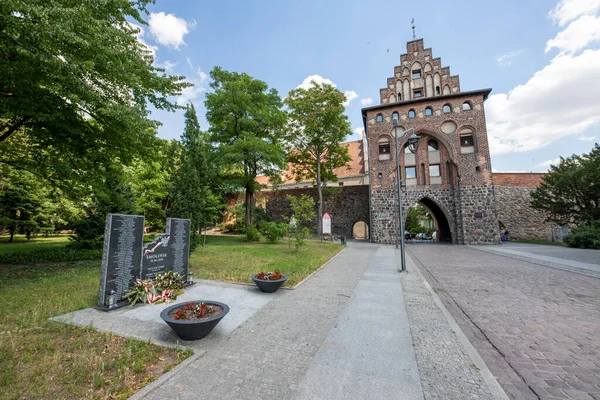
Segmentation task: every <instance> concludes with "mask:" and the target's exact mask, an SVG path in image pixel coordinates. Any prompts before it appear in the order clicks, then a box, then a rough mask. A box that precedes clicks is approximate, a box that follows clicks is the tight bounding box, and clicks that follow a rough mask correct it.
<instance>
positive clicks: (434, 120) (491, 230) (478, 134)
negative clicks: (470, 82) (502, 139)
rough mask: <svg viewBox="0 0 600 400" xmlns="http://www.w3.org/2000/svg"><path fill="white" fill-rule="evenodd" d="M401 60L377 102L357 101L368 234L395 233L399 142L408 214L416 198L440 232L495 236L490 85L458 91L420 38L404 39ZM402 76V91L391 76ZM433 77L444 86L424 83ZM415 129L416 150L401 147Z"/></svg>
mask: <svg viewBox="0 0 600 400" xmlns="http://www.w3.org/2000/svg"><path fill="white" fill-rule="evenodd" d="M400 64H401V65H399V66H396V67H394V77H392V78H388V80H387V85H386V87H385V88H383V89H381V90H380V104H379V105H377V106H373V107H367V108H363V109H362V115H363V122H364V129H365V133H366V141H367V145H368V146H367V147H368V163H369V168H368V170H369V183H370V212H371V237H372V240H373V241H375V242H379V243H394V241H395V229H396V227H397V226H398V225H399V224H398V223H397V222H398V212H397V210H398V195H397V186H396V182H397V178H396V168H397V163H396V151H397V150H398V153H399V158H398V162H399V165H400V177H401V179H402V182H403V184H405V185H406V187H405V188H404V189H405V190H404V193H403V194H402V207H403V212H404V215H405V216H406V215H407V212H408V210H409V207H410V206H411V205H413V204H415V203H416V202H420V203H421V204H423V205H424V206H425V207H426V208H427V209H429V211H430V212H431V214H432V216H433V217H434V219H435V221H436V225H437V229H438V232H437V238H438V240H440V241H448V242H452V243H498V241H499V234H498V219H497V212H496V207H495V198H494V186H493V181H492V170H491V163H490V154H489V147H488V140H487V130H486V125H485V115H484V106H483V102H484V101H485V100H486V99H487V96H488V95H489V93H490V92H491V89H483V90H475V91H468V92H461V90H460V82H459V78H458V76H457V75H450V68H448V67H443V66H442V63H441V59H440V58H434V57H433V55H432V51H431V49H426V48H424V46H423V40H422V39H420V40H414V41H412V42H408V43H407V53H406V54H402V55H401V56H400ZM423 65H429V68H427V69H423V67H422V66H423ZM406 70H407V71H408V74H406V73H404V72H405V71H406ZM405 75H406V76H405ZM400 77H401V78H402V79H403V81H404V82H408V83H409V84H408V85H402V88H401V90H402V92H399V90H400V89H399V88H398V85H397V84H396V81H397V79H399V78H400ZM433 81H435V82H436V87H437V86H439V87H443V88H444V90H443V91H441V92H440V91H438V90H434V89H433V85H430V84H427V82H433ZM438 82H439V83H438ZM394 120H397V123H396V127H395V125H394ZM413 132H414V133H416V134H417V135H418V136H419V138H420V141H419V147H418V149H417V151H416V152H415V153H412V152H411V151H409V149H408V148H407V147H406V141H407V139H408V137H409V136H410V135H411V134H412V133H413Z"/></svg>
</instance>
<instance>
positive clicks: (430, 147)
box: [427, 139, 440, 151]
mask: <svg viewBox="0 0 600 400" xmlns="http://www.w3.org/2000/svg"><path fill="white" fill-rule="evenodd" d="M439 149H440V146H439V144H438V142H437V140H433V139H432V140H430V141H428V142H427V151H438V150H439Z"/></svg>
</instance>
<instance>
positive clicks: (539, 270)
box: [407, 244, 600, 400]
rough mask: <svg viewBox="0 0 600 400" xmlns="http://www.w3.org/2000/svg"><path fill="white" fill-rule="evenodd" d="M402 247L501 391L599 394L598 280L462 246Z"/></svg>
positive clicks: (534, 395) (521, 395) (599, 399)
mask: <svg viewBox="0 0 600 400" xmlns="http://www.w3.org/2000/svg"><path fill="white" fill-rule="evenodd" d="M407 248H408V251H409V254H410V256H411V258H412V259H413V261H415V262H416V263H417V264H418V265H419V268H420V269H421V271H422V272H423V274H424V275H425V277H426V279H427V280H428V282H429V283H430V285H431V286H432V287H433V289H434V291H436V293H437V294H438V296H439V297H440V299H441V300H442V302H443V303H444V305H445V306H446V307H447V309H448V310H449V311H450V313H451V314H452V316H453V317H454V318H455V319H456V321H457V322H458V324H459V325H460V327H461V329H462V330H463V332H464V333H465V334H466V336H467V337H468V338H469V340H470V342H471V343H472V344H473V345H474V346H475V348H476V349H477V350H478V352H479V354H480V355H481V356H482V358H483V359H484V361H485V362H486V364H487V366H488V367H489V369H490V371H491V372H492V373H493V374H494V375H495V376H497V378H498V381H499V382H500V384H501V385H502V387H503V389H504V390H505V391H506V393H507V394H508V395H509V397H511V398H513V399H565V398H572V399H595V400H600V279H596V278H590V277H587V276H583V275H580V274H575V273H572V272H568V271H562V270H557V269H553V268H548V267H544V266H540V265H536V264H531V263H528V262H524V261H519V260H514V259H510V258H506V257H503V256H500V255H495V254H489V253H484V252H480V251H477V250H474V249H469V248H467V247H463V246H449V245H427V246H422V245H418V244H415V245H408V246H407Z"/></svg>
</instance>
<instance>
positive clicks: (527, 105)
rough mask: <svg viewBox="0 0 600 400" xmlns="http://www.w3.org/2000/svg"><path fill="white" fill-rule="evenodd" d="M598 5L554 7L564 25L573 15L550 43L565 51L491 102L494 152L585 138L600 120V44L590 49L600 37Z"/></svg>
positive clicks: (572, 2)
mask: <svg viewBox="0 0 600 400" xmlns="http://www.w3.org/2000/svg"><path fill="white" fill-rule="evenodd" d="M598 10H600V0H561V1H560V3H559V4H558V5H557V7H556V8H555V9H554V10H553V11H552V12H551V13H550V16H551V17H552V18H554V19H555V20H556V21H557V22H558V23H559V25H561V26H564V25H565V24H567V23H568V22H569V21H573V22H571V23H570V24H569V25H568V26H567V27H566V28H564V29H563V30H562V31H561V32H559V33H558V34H557V35H556V37H555V38H554V39H552V40H550V41H548V42H547V44H546V51H548V50H549V49H553V48H558V49H559V50H560V53H559V54H558V55H557V56H556V57H554V58H553V59H552V60H551V61H550V63H549V64H548V65H546V66H545V67H544V68H542V69H541V70H539V71H537V72H536V73H535V74H534V75H533V76H532V77H531V78H530V79H529V81H527V83H525V84H523V85H519V86H517V87H515V88H513V89H512V90H510V91H509V92H508V93H501V94H496V95H493V96H491V97H490V98H489V99H488V101H487V103H486V114H487V119H488V139H489V143H490V152H491V153H492V154H503V153H513V152H523V151H530V150H535V149H538V148H541V147H544V146H547V145H548V144H550V143H552V142H555V141H557V140H559V139H562V138H565V137H567V136H574V135H578V136H579V137H580V140H585V139H587V138H586V137H585V136H583V135H584V133H585V131H586V129H588V128H589V127H591V126H593V125H595V124H598V123H600V113H598V111H597V110H599V109H600V49H597V48H589V47H588V48H587V49H586V47H587V46H589V45H590V44H591V43H592V42H593V41H599V40H600V19H598V18H597V17H596V16H594V15H592V14H594V13H596V12H597V11H598ZM581 50H582V51H581ZM580 51H581V52H580ZM583 138H585V139H583ZM591 140H593V139H591Z"/></svg>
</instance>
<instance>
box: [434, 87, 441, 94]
mask: <svg viewBox="0 0 600 400" xmlns="http://www.w3.org/2000/svg"><path fill="white" fill-rule="evenodd" d="M440 93H442V90H441V89H440V87H439V86H436V87H435V94H436V96H438V95H440Z"/></svg>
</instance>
